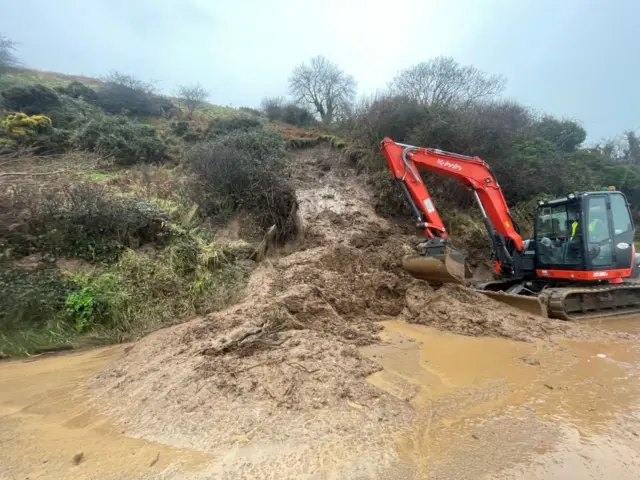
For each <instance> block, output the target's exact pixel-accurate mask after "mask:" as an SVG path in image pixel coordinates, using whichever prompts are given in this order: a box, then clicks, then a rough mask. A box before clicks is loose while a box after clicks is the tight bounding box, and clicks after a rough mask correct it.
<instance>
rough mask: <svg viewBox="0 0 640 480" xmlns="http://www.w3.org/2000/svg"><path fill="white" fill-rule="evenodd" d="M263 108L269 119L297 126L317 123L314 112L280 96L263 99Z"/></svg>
mask: <svg viewBox="0 0 640 480" xmlns="http://www.w3.org/2000/svg"><path fill="white" fill-rule="evenodd" d="M262 110H263V111H264V114H265V115H266V117H267V118H268V119H269V120H275V121H278V122H283V123H288V124H291V125H296V126H311V125H317V124H318V121H317V120H316V118H315V116H314V115H313V113H311V112H310V111H309V110H307V109H306V108H303V107H300V106H299V105H296V104H295V103H291V102H287V101H286V100H285V99H283V98H280V97H273V98H265V99H264V100H263V101H262Z"/></svg>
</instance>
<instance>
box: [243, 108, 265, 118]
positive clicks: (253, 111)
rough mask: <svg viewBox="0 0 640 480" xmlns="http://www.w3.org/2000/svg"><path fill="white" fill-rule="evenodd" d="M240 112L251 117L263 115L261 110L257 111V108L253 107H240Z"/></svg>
mask: <svg viewBox="0 0 640 480" xmlns="http://www.w3.org/2000/svg"><path fill="white" fill-rule="evenodd" d="M238 110H240V111H241V112H242V113H246V114H247V115H251V116H252V117H259V116H261V115H262V114H261V113H260V110H256V109H255V108H251V107H240V108H239V109H238Z"/></svg>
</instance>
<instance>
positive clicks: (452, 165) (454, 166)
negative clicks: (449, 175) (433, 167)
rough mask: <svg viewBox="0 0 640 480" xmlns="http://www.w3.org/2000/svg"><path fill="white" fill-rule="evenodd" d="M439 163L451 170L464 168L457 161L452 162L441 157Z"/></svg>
mask: <svg viewBox="0 0 640 480" xmlns="http://www.w3.org/2000/svg"><path fill="white" fill-rule="evenodd" d="M438 165H440V166H441V167H446V168H450V169H451V170H458V171H460V170H462V167H461V166H460V165H458V164H457V163H452V162H450V161H449V160H442V159H441V158H439V159H438Z"/></svg>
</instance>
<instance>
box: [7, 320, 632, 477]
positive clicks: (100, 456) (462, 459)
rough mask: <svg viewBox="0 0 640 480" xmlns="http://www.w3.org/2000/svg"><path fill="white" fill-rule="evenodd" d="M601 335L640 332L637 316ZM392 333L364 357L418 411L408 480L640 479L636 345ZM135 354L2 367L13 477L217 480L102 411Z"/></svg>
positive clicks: (413, 328)
mask: <svg viewBox="0 0 640 480" xmlns="http://www.w3.org/2000/svg"><path fill="white" fill-rule="evenodd" d="M598 325H599V326H600V327H601V328H605V329H612V330H615V331H624V332H629V333H640V321H638V320H636V319H629V318H619V319H613V320H612V321H610V322H605V321H603V320H599V321H598ZM384 327H385V329H384V331H383V332H382V339H383V342H382V343H381V344H378V345H373V346H369V347H365V348H363V349H361V352H362V353H363V355H365V356H367V357H369V358H371V359H373V360H375V361H376V362H378V363H379V364H380V365H381V366H382V367H383V369H382V370H380V371H379V372H376V373H374V374H373V375H371V376H370V377H369V378H368V379H367V381H369V382H370V383H371V384H372V385H374V386H375V387H377V388H379V389H381V390H383V391H385V392H388V393H389V394H391V395H393V396H395V397H396V398H398V399H399V400H400V401H402V402H409V403H410V404H411V405H412V407H413V409H414V411H415V419H414V421H413V422H412V424H411V425H410V426H409V427H408V428H406V429H404V430H403V431H399V432H398V433H397V435H395V436H394V437H393V438H392V439H391V440H390V445H389V450H390V451H392V452H394V454H395V455H396V456H397V457H398V458H399V459H400V460H401V461H402V462H403V463H404V464H406V465H411V467H412V468H411V469H412V471H413V472H414V473H413V474H412V475H414V476H413V477H407V476H406V474H405V475H404V476H402V478H416V479H420V478H428V479H431V480H433V479H456V480H463V479H486V480H490V479H518V480H525V479H526V480H530V479H585V478H590V479H609V478H615V479H632V478H633V479H636V478H639V477H640V382H639V381H638V373H640V349H639V348H638V346H637V345H636V343H635V342H633V341H631V340H627V341H622V340H621V341H615V342H613V341H612V342H607V343H598V342H589V341H573V340H572V341H570V340H555V341H551V342H550V341H536V342H532V343H526V342H516V341H511V340H505V339H499V338H486V337H464V336H459V335H453V334H450V333H446V332H442V331H438V330H433V329H429V328H426V327H423V326H418V325H410V324H407V323H404V322H400V321H389V322H385V323H384ZM124 348H125V347H123V346H118V347H109V348H105V349H97V350H92V351H86V352H79V353H73V354H70V355H60V356H52V357H45V358H41V359H33V360H29V361H13V362H4V363H0V422H1V426H0V451H1V452H2V455H1V456H0V479H7V480H8V479H19V478H22V479H25V478H29V479H32V480H33V479H45V478H47V479H48V478H56V479H66V478H68V479H72V478H73V479H77V478H97V479H111V478H113V479H127V478H218V477H216V476H209V475H208V474H205V472H211V471H212V470H210V467H211V465H213V464H215V462H216V458H214V457H213V456H211V455H210V454H205V453H202V452H198V451H194V450H188V449H179V448H174V447H171V446H167V445H163V444H160V443H155V442H151V441H147V440H144V439H140V438H132V437H130V436H127V435H125V433H124V428H125V427H117V426H116V425H114V424H113V423H112V422H111V421H110V420H109V419H108V418H106V417H104V416H102V415H100V414H98V413H96V411H95V410H94V409H93V408H92V407H90V406H89V403H88V402H87V400H86V399H85V398H84V396H83V385H84V384H85V382H86V379H87V378H89V377H90V376H92V375H94V374H95V373H96V372H98V371H99V370H100V368H101V367H102V366H103V365H105V364H106V363H107V362H109V361H111V360H113V359H115V358H118V357H119V356H120V355H122V352H123V351H124ZM275 473H276V472H274V474H275ZM225 478H227V477H225ZM228 478H232V477H228ZM273 478H278V477H277V476H274V477H273ZM298 478H300V477H298ZM305 478H306V477H305ZM309 478H325V477H309ZM327 478H328V477H327ZM336 478H342V477H339V476H338V477H336ZM389 478H397V476H396V477H394V476H393V474H392V473H390V476H389Z"/></svg>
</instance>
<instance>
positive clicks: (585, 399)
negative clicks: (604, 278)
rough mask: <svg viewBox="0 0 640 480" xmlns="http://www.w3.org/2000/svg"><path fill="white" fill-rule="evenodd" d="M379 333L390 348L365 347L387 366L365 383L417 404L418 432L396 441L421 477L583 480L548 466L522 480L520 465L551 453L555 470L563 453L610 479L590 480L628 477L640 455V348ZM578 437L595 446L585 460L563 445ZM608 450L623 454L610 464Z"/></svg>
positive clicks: (425, 332) (418, 329)
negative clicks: (624, 471)
mask: <svg viewBox="0 0 640 480" xmlns="http://www.w3.org/2000/svg"><path fill="white" fill-rule="evenodd" d="M637 321H638V320H636V322H637ZM384 327H385V331H384V332H383V338H384V339H385V340H386V342H385V343H384V344H382V345H375V346H371V347H366V348H365V349H363V353H364V355H366V356H368V357H370V358H373V359H374V360H375V361H377V362H379V363H380V364H381V365H382V366H383V368H384V369H383V370H382V371H380V372H377V373H375V374H373V375H371V376H370V377H369V379H368V381H369V382H370V383H372V384H373V385H375V386H377V387H378V388H381V389H382V390H385V391H386V392H388V393H390V394H392V395H394V396H396V397H398V398H400V399H402V400H404V401H409V402H411V404H412V405H413V406H414V407H415V409H416V416H417V418H416V421H415V422H414V425H415V426H414V427H413V428H412V429H411V430H410V431H409V432H404V433H403V434H401V435H399V439H398V441H397V446H396V449H397V451H398V453H399V454H400V456H401V457H402V458H403V459H405V460H408V461H411V462H412V463H413V464H415V465H417V466H418V469H419V471H420V472H421V473H422V474H423V475H425V477H428V478H430V479H431V478H460V479H462V478H484V476H486V475H489V476H488V477H486V478H494V477H491V476H490V475H492V474H494V473H496V472H499V471H501V470H504V469H515V470H513V471H512V472H511V473H510V475H507V476H506V477H504V478H585V477H584V476H580V475H578V476H566V475H565V476H562V470H558V471H557V472H556V473H558V475H559V476H553V475H555V474H553V469H550V467H549V465H547V464H544V462H543V464H544V465H543V466H542V467H540V466H536V467H535V468H534V467H533V466H532V467H531V469H527V468H524V470H523V471H522V472H524V473H522V472H520V473H522V475H524V476H518V475H520V473H518V470H517V468H516V467H517V466H518V465H520V466H522V465H530V464H531V462H535V461H538V462H540V461H541V458H543V457H544V456H545V455H549V457H548V458H549V459H550V460H549V462H550V463H551V464H555V463H556V462H557V461H558V458H565V457H566V458H567V462H569V463H570V462H571V461H573V462H574V463H575V462H577V461H579V462H582V463H581V465H582V466H583V467H584V468H587V467H585V465H586V464H587V463H589V462H590V461H591V460H589V459H592V458H593V459H596V460H601V461H602V462H603V465H604V467H603V466H602V465H600V466H599V467H598V468H599V469H600V470H602V471H603V472H606V473H607V475H605V476H602V477H598V476H595V477H593V478H614V477H615V478H625V477H620V475H619V468H623V467H624V465H626V464H629V465H631V464H635V463H634V462H636V461H637V460H638V459H639V458H640V454H638V453H634V454H633V455H631V454H629V452H636V451H638V452H640V441H639V440H640V439H638V437H637V436H636V435H637V434H640V430H638V431H635V430H634V429H636V428H637V427H636V424H639V421H640V419H636V418H635V411H636V410H635V408H636V406H637V405H638V400H639V399H640V382H638V381H637V374H638V371H639V370H640V369H639V366H640V352H639V351H638V348H637V347H636V346H635V345H634V344H633V343H631V342H626V343H611V344H604V343H597V342H584V341H565V340H559V341H557V342H555V343H551V342H545V341H537V342H534V343H525V342H516V341H512V340H506V339H501V338H487V337H464V336H459V335H453V334H450V333H446V332H441V331H438V330H433V329H429V328H426V327H423V326H420V325H410V324H406V323H404V322H399V321H390V322H385V323H384ZM611 328H613V327H611ZM576 436H577V438H578V441H577V443H578V444H582V443H585V442H591V444H590V445H592V446H591V450H589V452H587V453H584V456H579V455H578V456H576V455H575V451H576V448H573V447H572V448H569V447H570V446H571V445H573V444H572V441H573V442H574V443H575V438H574V437H576ZM572 439H573V440H572ZM598 442H599V444H601V445H605V444H606V445H607V448H600V447H594V446H593V445H597V444H598ZM627 443H630V445H631V446H628V445H627ZM574 447H575V445H574ZM607 449H608V450H607ZM583 450H585V452H586V451H587V450H588V449H586V447H585V448H583ZM611 451H615V452H622V453H620V455H623V456H622V457H621V456H620V455H618V456H617V457H615V461H613V460H612V459H613V457H612V456H611ZM562 452H565V453H562ZM567 452H569V453H570V455H568V456H567ZM606 452H608V453H606ZM624 452H626V454H625V453H624ZM598 453H600V454H601V455H600V456H598ZM541 454H542V455H541ZM554 455H555V456H554ZM562 455H564V457H563V456H562ZM624 455H626V456H624ZM636 457H637V458H636ZM576 458H577V460H576ZM621 459H622V460H621ZM596 460H594V461H596ZM607 462H608V463H609V465H610V467H611V468H610V469H607V468H606V464H607ZM621 462H622V463H621ZM560 464H562V462H560ZM543 467H544V468H543ZM584 468H583V469H582V470H584ZM603 468H604V470H603ZM536 469H538V470H536ZM540 469H542V470H540ZM574 470H575V471H576V472H578V471H582V470H580V469H579V468H577V467H576V468H575V469H574ZM536 471H539V472H546V473H544V475H542V474H540V475H542V476H535V475H534V473H535V472H536ZM526 472H531V475H533V476H527V475H528V474H525V473H526ZM638 472H639V471H635V475H636V476H635V477H633V478H637V476H638V474H639V473H638ZM545 475H546V476H545ZM496 478H498V477H496ZM499 478H503V477H499Z"/></svg>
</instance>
